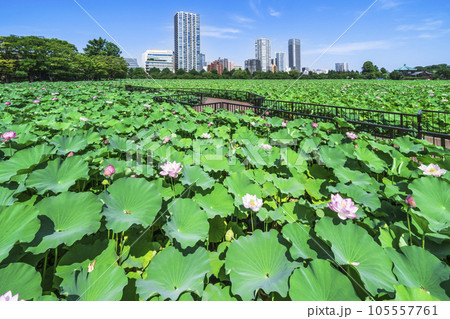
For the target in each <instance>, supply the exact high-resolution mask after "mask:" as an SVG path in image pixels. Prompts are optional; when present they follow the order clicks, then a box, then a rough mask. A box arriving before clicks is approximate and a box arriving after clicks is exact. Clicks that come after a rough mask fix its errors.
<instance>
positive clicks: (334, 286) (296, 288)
mask: <svg viewBox="0 0 450 319" xmlns="http://www.w3.org/2000/svg"><path fill="white" fill-rule="evenodd" d="M289 286H290V289H289V296H290V297H291V299H292V300H297V301H344V300H345V301H357V300H361V299H359V298H358V296H357V295H356V293H355V290H354V289H353V286H352V283H351V282H350V279H348V278H347V277H346V276H345V275H344V274H342V273H341V272H340V271H338V270H337V269H335V268H333V267H332V266H331V265H330V263H329V262H328V261H326V260H322V259H316V260H313V261H311V262H310V263H309V264H308V267H306V268H303V267H300V268H298V269H296V270H295V271H294V273H293V274H292V276H291V278H290V279H289Z"/></svg>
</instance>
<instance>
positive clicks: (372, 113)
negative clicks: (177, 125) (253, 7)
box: [125, 86, 450, 148]
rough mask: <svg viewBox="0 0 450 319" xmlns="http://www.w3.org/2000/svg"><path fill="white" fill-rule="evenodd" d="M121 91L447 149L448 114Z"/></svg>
mask: <svg viewBox="0 0 450 319" xmlns="http://www.w3.org/2000/svg"><path fill="white" fill-rule="evenodd" d="M125 88H126V90H129V91H146V92H155V93H161V94H163V95H160V96H156V97H154V100H155V101H158V102H162V101H166V102H171V103H180V104H183V105H189V106H191V107H193V108H194V109H195V110H196V111H201V110H203V109H204V108H205V107H206V106H210V107H212V108H213V109H214V110H217V109H219V108H222V109H226V110H228V111H232V112H235V111H245V110H248V109H253V110H254V111H255V113H256V114H259V115H264V114H265V112H269V115H270V116H274V115H275V116H279V117H281V118H284V119H289V120H294V119H296V118H305V117H306V118H311V119H317V120H320V121H333V122H334V121H336V118H340V119H343V120H345V121H346V122H348V123H351V124H352V125H353V126H354V127H355V130H356V131H364V132H368V133H370V134H372V135H374V136H378V137H385V138H395V137H397V136H403V135H410V136H414V137H417V138H421V139H426V140H428V141H430V142H432V143H434V144H436V145H440V146H443V147H445V148H450V135H449V132H450V112H443V111H429V110H419V111H418V113H417V114H408V113H401V112H388V111H380V110H369V109H362V108H353V107H345V106H331V105H323V104H312V103H302V102H292V101H277V100H267V99H265V98H264V97H263V96H261V95H257V94H254V93H250V92H245V91H234V90H220V89H203V88H202V89H188V88H181V89H180V88H178V89H165V88H164V89H162V88H147V87H135V86H126V87H125ZM171 92H173V93H171ZM168 93H169V94H168ZM170 93H171V94H170ZM206 97H212V98H217V99H224V100H232V101H240V102H246V103H249V104H251V105H244V104H239V103H233V102H228V101H223V102H217V103H207V99H206ZM205 100H206V103H205Z"/></svg>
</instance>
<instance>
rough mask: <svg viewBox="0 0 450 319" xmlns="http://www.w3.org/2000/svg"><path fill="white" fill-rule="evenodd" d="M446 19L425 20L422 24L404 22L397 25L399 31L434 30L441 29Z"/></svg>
mask: <svg viewBox="0 0 450 319" xmlns="http://www.w3.org/2000/svg"><path fill="white" fill-rule="evenodd" d="M443 23H444V21H442V20H432V19H427V20H423V22H422V23H420V24H403V25H399V26H398V27H397V31H434V30H437V29H439V28H440V27H441V26H442V24H443Z"/></svg>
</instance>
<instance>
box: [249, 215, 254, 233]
mask: <svg viewBox="0 0 450 319" xmlns="http://www.w3.org/2000/svg"><path fill="white" fill-rule="evenodd" d="M250 221H251V222H252V234H253V232H254V227H253V213H252V211H250Z"/></svg>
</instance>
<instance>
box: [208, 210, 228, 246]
mask: <svg viewBox="0 0 450 319" xmlns="http://www.w3.org/2000/svg"><path fill="white" fill-rule="evenodd" d="M208 222H209V242H211V243H220V242H221V241H222V239H223V237H224V236H225V232H226V231H227V223H226V221H225V219H224V218H222V217H220V216H216V217H214V218H213V219H209V220H208Z"/></svg>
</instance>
